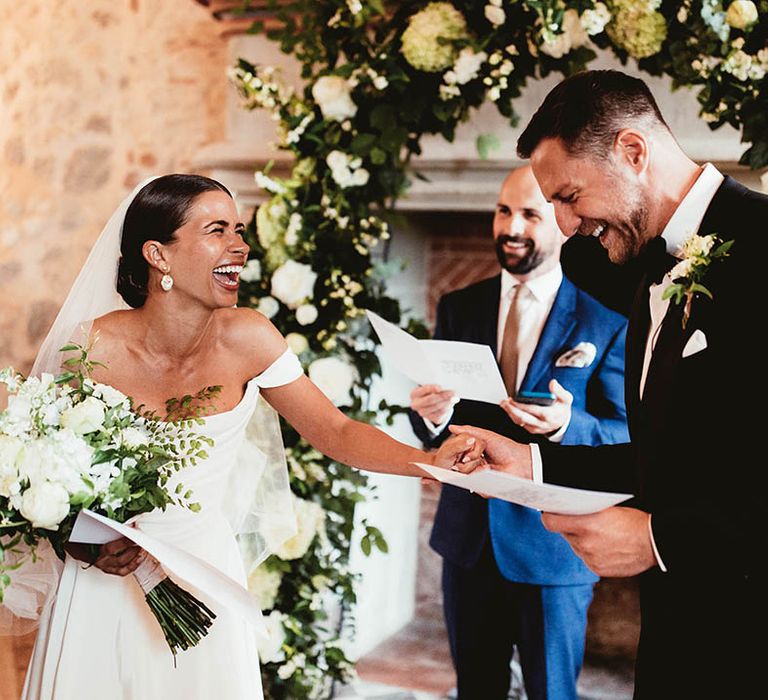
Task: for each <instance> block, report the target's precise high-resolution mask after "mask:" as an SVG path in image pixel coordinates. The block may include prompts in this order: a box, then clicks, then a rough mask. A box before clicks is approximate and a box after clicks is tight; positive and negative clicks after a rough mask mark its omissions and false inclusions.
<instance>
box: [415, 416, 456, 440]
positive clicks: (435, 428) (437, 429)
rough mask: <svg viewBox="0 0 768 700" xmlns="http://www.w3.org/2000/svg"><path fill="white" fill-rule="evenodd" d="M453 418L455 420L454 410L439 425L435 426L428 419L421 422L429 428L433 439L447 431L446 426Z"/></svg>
mask: <svg viewBox="0 0 768 700" xmlns="http://www.w3.org/2000/svg"><path fill="white" fill-rule="evenodd" d="M451 418H453V409H450V410H449V411H448V413H446V414H445V415H444V416H443V419H442V420H441V421H440V422H439V423H438V424H437V425H435V424H434V423H433V422H432V421H431V420H429V419H428V418H422V419H421V420H423V421H424V425H425V426H427V430H429V433H430V435H432V437H437V436H438V435H440V433H442V432H443V430H445V426H446V425H448V423H450V422H451Z"/></svg>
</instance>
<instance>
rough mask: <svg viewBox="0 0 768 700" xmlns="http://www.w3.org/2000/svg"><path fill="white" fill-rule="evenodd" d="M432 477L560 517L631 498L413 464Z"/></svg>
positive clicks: (503, 475) (498, 474)
mask: <svg viewBox="0 0 768 700" xmlns="http://www.w3.org/2000/svg"><path fill="white" fill-rule="evenodd" d="M414 464H415V465H416V466H417V467H420V468H421V469H423V470H424V471H425V472H427V473H428V474H429V475H430V476H431V477H433V478H434V479H437V480H438V481H441V482H443V483H444V484H451V485H452V486H458V487H460V488H462V489H467V490H468V491H474V492H476V493H482V494H484V495H486V496H491V497H493V498H500V499H501V500H503V501H509V502H510V503H517V504H518V505H521V506H526V507H528V508H535V509H537V510H541V511H545V512H547V513H559V514H561V515H586V514H588V513H597V512H599V511H601V510H605V509H606V508H609V507H610V506H615V505H616V504H617V503H621V502H622V501H626V500H627V499H628V498H632V494H629V493H611V492H608V491H587V490H583V489H574V488H570V487H568V486H557V485H555V484H536V483H534V482H533V481H530V480H529V479H521V478H520V477H518V476H513V475H512V474H507V473H505V472H499V471H494V470H492V469H484V470H482V471H475V472H472V473H470V474H461V473H460V472H454V471H450V470H449V469H441V468H440V467H432V466H430V465H428V464H419V463H418V462H414Z"/></svg>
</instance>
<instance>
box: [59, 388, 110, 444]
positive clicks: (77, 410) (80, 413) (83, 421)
mask: <svg viewBox="0 0 768 700" xmlns="http://www.w3.org/2000/svg"><path fill="white" fill-rule="evenodd" d="M104 413H105V410H104V404H103V403H102V402H101V401H99V400H98V399H97V398H95V397H93V396H89V397H88V398H86V399H85V400H84V401H81V402H80V403H78V404H75V405H74V406H72V408H68V409H67V410H66V411H64V412H63V413H62V414H61V425H62V427H63V428H69V429H70V430H72V431H73V432H75V433H76V434H77V435H87V434H88V433H92V432H94V431H96V430H98V429H99V428H101V426H102V425H103V423H104Z"/></svg>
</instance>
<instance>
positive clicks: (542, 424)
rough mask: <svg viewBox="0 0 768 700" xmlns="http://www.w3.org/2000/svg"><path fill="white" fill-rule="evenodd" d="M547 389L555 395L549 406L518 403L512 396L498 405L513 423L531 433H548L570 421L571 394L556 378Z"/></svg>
mask: <svg viewBox="0 0 768 700" xmlns="http://www.w3.org/2000/svg"><path fill="white" fill-rule="evenodd" d="M549 390H550V392H551V393H552V394H554V396H555V402H554V403H553V404H552V405H551V406H537V405H536V404H530V403H518V402H517V401H515V400H514V399H512V398H508V399H504V401H502V402H501V403H500V404H499V405H500V406H501V407H502V408H503V409H504V411H505V412H506V414H507V415H508V416H509V417H510V418H511V419H512V422H513V423H515V424H517V425H519V426H520V427H521V428H524V429H525V430H527V431H528V432H529V433H531V434H532V435H550V434H552V433H556V432H557V431H558V430H560V428H562V427H563V426H564V425H567V424H568V423H570V421H571V404H572V403H573V394H572V393H571V392H570V391H568V390H567V389H566V388H565V387H563V386H562V385H561V384H559V383H558V381H557V380H556V379H553V380H552V381H550V382H549Z"/></svg>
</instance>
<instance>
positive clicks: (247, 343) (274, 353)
mask: <svg viewBox="0 0 768 700" xmlns="http://www.w3.org/2000/svg"><path fill="white" fill-rule="evenodd" d="M217 314H219V322H220V324H221V333H222V336H223V340H224V342H225V343H226V345H227V347H228V348H230V349H232V350H234V351H235V352H237V353H242V355H241V356H243V357H247V358H249V360H251V361H255V362H256V364H257V365H259V366H258V367H255V373H256V374H258V373H259V371H261V370H263V369H265V368H266V367H267V366H268V365H269V364H270V363H271V362H272V361H273V360H274V359H276V358H277V357H278V356H279V355H281V354H282V353H283V352H285V349H286V347H287V343H286V342H285V338H283V336H282V335H281V334H280V331H278V330H277V328H275V326H274V325H273V324H272V322H271V321H270V320H269V319H268V318H267V317H266V316H264V315H263V314H262V313H260V312H258V311H256V310H255V309H248V308H230V309H220V310H219V311H218V312H217ZM249 364H250V362H249ZM262 365H263V366H262ZM256 370H257V371H256Z"/></svg>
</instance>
